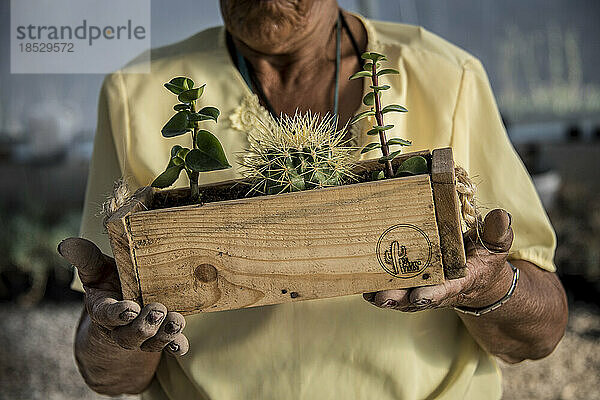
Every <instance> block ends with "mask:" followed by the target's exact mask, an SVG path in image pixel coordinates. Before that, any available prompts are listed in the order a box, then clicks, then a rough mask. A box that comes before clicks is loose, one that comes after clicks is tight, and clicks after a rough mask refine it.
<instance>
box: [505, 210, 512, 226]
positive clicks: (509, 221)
mask: <svg viewBox="0 0 600 400" xmlns="http://www.w3.org/2000/svg"><path fill="white" fill-rule="evenodd" d="M506 213H507V214H508V227H509V228H510V226H511V225H512V215H510V213H509V212H508V211H507V212H506Z"/></svg>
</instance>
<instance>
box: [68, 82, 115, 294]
mask: <svg viewBox="0 0 600 400" xmlns="http://www.w3.org/2000/svg"><path fill="white" fill-rule="evenodd" d="M115 90H116V89H115V88H114V86H113V85H112V83H111V79H110V77H109V78H107V79H105V81H104V83H103V85H102V89H101V91H100V98H99V101H98V123H97V128H96V135H95V137H94V150H93V152H92V159H91V161H90V167H89V172H88V180H87V186H86V191H85V200H84V205H83V215H82V218H81V226H80V229H79V236H81V237H83V238H86V239H88V240H90V241H92V242H94V243H95V244H96V245H97V246H98V247H99V248H100V250H102V252H103V253H105V254H109V255H112V250H111V247H110V243H109V240H108V235H107V234H106V232H105V230H104V226H103V224H102V215H101V213H100V211H101V209H102V203H104V201H105V200H106V199H107V197H108V196H109V195H110V193H111V191H112V188H113V185H114V182H115V181H116V180H118V179H119V178H120V177H121V175H122V173H121V167H120V165H119V161H118V157H117V150H116V147H115V143H114V137H113V125H114V124H115V122H116V121H114V118H113V121H111V116H110V112H109V110H110V104H109V100H111V97H112V98H114V94H115V93H114V92H115ZM117 99H118V97H117ZM118 105H119V104H113V106H118ZM71 289H73V290H77V291H80V292H82V291H83V287H82V285H81V281H80V280H79V276H78V275H77V273H75V274H74V277H73V282H71Z"/></svg>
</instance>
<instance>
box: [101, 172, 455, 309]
mask: <svg viewBox="0 0 600 400" xmlns="http://www.w3.org/2000/svg"><path fill="white" fill-rule="evenodd" d="M123 220H124V222H125V225H122V226H124V227H125V228H126V229H125V230H126V232H125V233H126V236H127V237H128V239H129V240H128V241H129V244H130V246H131V258H132V259H133V262H132V261H131V259H130V260H129V261H128V262H127V260H125V259H124V258H125V256H124V254H125V246H124V245H125V243H121V240H117V241H115V243H114V244H115V245H117V246H119V248H120V249H121V255H120V256H119V259H118V262H124V263H125V264H126V265H125V264H124V266H123V267H122V268H120V269H119V271H121V269H126V268H132V269H133V270H135V271H136V274H137V278H136V279H135V282H137V283H138V284H139V289H140V290H138V291H137V292H136V290H135V288H133V281H132V280H128V281H126V285H125V287H126V288H127V296H130V295H131V296H137V293H138V292H140V291H141V297H142V300H143V303H148V302H153V301H158V302H161V303H163V304H164V305H165V306H167V308H169V309H170V310H175V311H179V312H182V313H185V314H189V313H194V312H199V311H205V312H207V311H219V310H228V309H234V308H242V307H251V306H258V305H266V304H277V303H283V302H289V301H299V300H307V299H316V298H326V297H334V296H340V295H349V294H355V293H363V292H369V291H375V290H382V289H391V288H403V287H412V286H422V285H427V284H429V285H431V284H438V283H441V282H443V279H444V276H443V270H442V266H441V254H440V247H439V237H438V233H437V229H438V228H437V223H436V218H435V213H434V206H433V198H432V190H431V182H430V178H429V176H428V175H420V176H415V177H408V178H396V179H389V180H384V181H378V182H370V183H361V184H355V185H348V186H341V187H333V188H327V189H319V190H311V191H304V192H297V193H288V194H281V195H275V196H261V197H257V198H247V199H239V200H231V201H222V202H216V203H208V204H204V205H194V206H185V207H177V208H169V209H164V210H153V211H144V212H133V213H132V212H131V210H130V211H129V212H125V213H124V214H123ZM386 230H388V233H386V235H385V237H384V238H383V239H381V240H380V238H381V236H382V234H383V233H384V232H385V231H386ZM115 233H116V234H119V232H118V231H116V230H114V229H113V230H112V231H111V235H113V234H115ZM120 237H121V238H123V236H122V235H121V236H120ZM393 241H396V242H397V243H396V245H395V247H394V246H392V244H393ZM378 242H379V243H380V258H381V259H386V257H387V256H385V257H384V253H385V252H386V251H387V252H389V255H390V259H392V258H393V259H395V260H399V259H400V256H401V255H404V260H405V261H406V262H407V264H406V265H408V262H409V261H410V262H412V263H416V264H418V263H421V264H418V265H420V266H421V267H425V268H424V270H420V271H418V273H416V275H415V276H413V277H412V278H399V277H396V276H393V275H392V274H390V273H389V272H386V270H384V268H383V265H384V264H380V262H379V261H378V256H377V248H378V247H377V246H378ZM394 249H395V250H394ZM392 250H394V251H395V252H396V253H394V254H396V256H394V257H395V258H394V257H392V256H391V254H392V253H393V251H392ZM428 260H429V263H428V264H426V263H427V261H428ZM416 264H415V265H416ZM385 265H386V267H387V268H388V269H393V268H397V267H398V266H400V267H402V265H405V264H402V263H398V262H396V263H391V262H390V264H389V265H388V264H385ZM411 265H413V264H411ZM415 268H416V267H415ZM400 275H401V274H400ZM405 275H407V274H405ZM408 275H410V274H408ZM127 277H128V278H127V279H130V277H129V275H127ZM138 278H139V279H138ZM125 295H126V292H125V290H124V296H125ZM135 298H137V297H135Z"/></svg>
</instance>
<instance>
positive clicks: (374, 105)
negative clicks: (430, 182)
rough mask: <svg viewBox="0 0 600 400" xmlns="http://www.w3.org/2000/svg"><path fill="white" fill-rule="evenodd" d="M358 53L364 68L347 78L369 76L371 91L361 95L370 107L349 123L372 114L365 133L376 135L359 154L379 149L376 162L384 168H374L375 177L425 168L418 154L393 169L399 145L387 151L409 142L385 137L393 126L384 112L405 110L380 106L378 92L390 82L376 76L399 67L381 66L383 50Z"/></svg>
mask: <svg viewBox="0 0 600 400" xmlns="http://www.w3.org/2000/svg"><path fill="white" fill-rule="evenodd" d="M361 57H362V59H363V60H366V62H365V64H364V67H363V70H361V71H359V72H357V73H355V74H353V75H352V76H350V78H349V79H350V80H352V79H360V78H369V79H371V85H369V88H370V89H371V91H369V92H368V93H367V94H366V95H365V96H364V98H363V104H364V105H366V106H370V109H369V110H367V111H363V112H361V113H359V114H357V115H355V116H354V117H353V118H352V119H351V120H350V124H354V123H356V122H358V121H360V120H361V119H364V118H367V117H375V121H376V125H373V127H372V129H370V130H369V131H368V132H367V135H377V136H379V142H375V143H369V144H368V145H366V146H365V147H364V148H363V149H362V150H361V154H364V153H368V152H370V151H373V150H377V149H379V150H381V153H382V156H381V157H380V158H379V162H380V163H381V164H384V170H383V171H377V172H375V173H374V178H376V179H383V178H384V177H386V178H392V177H396V176H404V175H412V174H418V173H425V172H427V161H426V160H425V159H424V158H423V157H420V156H416V157H411V158H409V159H407V160H405V161H404V162H403V163H402V164H401V165H400V166H399V167H398V168H397V170H396V171H394V168H393V165H392V161H393V160H394V159H395V158H396V157H398V156H399V155H400V154H401V153H402V149H401V148H400V149H399V150H395V151H390V147H392V146H410V145H411V142H410V141H409V140H406V139H402V138H391V139H387V138H386V131H389V130H390V129H392V128H393V127H394V125H391V124H386V123H385V121H384V115H385V114H387V113H391V112H400V113H405V112H407V111H408V110H407V109H406V108H405V107H403V106H401V105H398V104H389V105H386V106H385V107H383V106H382V102H381V95H382V93H383V92H385V91H386V90H389V89H390V85H385V84H382V83H381V82H380V81H379V78H380V77H382V76H384V75H393V74H399V71H398V70H395V69H393V68H381V62H382V61H386V60H387V58H386V56H385V55H383V54H379V53H375V52H366V53H363V54H362V56H361Z"/></svg>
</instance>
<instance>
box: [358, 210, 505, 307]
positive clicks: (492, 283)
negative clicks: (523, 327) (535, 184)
mask: <svg viewBox="0 0 600 400" xmlns="http://www.w3.org/2000/svg"><path fill="white" fill-rule="evenodd" d="M464 239H465V251H466V255H467V265H466V275H465V277H463V278H459V279H453V280H446V281H445V282H444V283H443V284H440V285H435V286H426V287H419V288H413V289H397V290H384V291H380V292H375V293H365V294H364V295H363V297H364V298H365V300H367V301H369V302H370V303H371V304H373V305H375V306H377V307H381V308H389V309H394V310H399V311H405V312H414V311H420V310H425V309H429V308H438V307H453V306H462V307H470V308H480V307H485V306H488V305H490V304H493V303H494V302H496V301H498V300H500V299H501V298H502V297H503V296H504V295H505V294H506V292H507V291H508V289H509V287H510V285H511V282H512V275H513V272H512V269H511V268H510V266H509V265H508V263H507V262H506V261H507V257H508V251H509V250H510V246H511V245H512V241H513V231H512V228H511V216H510V214H509V213H507V212H506V211H504V210H501V209H495V210H492V211H490V212H489V213H488V214H487V215H486V217H485V219H484V221H483V229H480V232H479V234H478V233H477V231H476V230H475V229H471V230H469V231H468V232H466V233H465V235H464Z"/></svg>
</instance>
